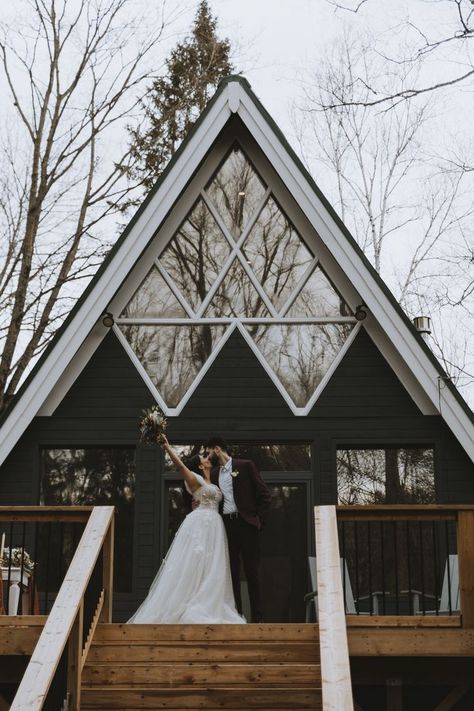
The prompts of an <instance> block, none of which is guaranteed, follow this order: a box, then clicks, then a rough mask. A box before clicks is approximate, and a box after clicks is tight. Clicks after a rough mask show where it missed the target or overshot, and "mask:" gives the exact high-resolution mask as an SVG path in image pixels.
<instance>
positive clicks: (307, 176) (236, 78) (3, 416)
mask: <svg viewBox="0 0 474 711" xmlns="http://www.w3.org/2000/svg"><path fill="white" fill-rule="evenodd" d="M231 82H237V83H238V84H240V86H241V87H242V88H243V89H244V91H245V92H246V93H247V95H248V97H249V98H250V99H251V100H252V101H253V103H254V104H255V105H256V107H257V108H258V110H259V112H260V113H261V114H262V115H263V117H264V119H265V120H266V122H267V123H268V124H269V125H270V127H271V128H272V130H273V131H274V133H275V134H276V135H277V137H278V139H279V141H280V142H281V144H282V146H283V148H284V149H285V150H286V152H287V153H288V154H289V155H290V157H291V159H292V160H293V161H294V162H295V164H296V165H297V166H298V169H299V170H300V171H301V173H302V174H303V175H304V177H305V179H306V180H307V181H308V183H309V184H310V186H311V188H312V190H314V192H315V193H316V195H317V197H318V198H319V200H321V202H322V203H323V205H324V207H325V208H326V209H327V211H328V212H329V214H330V215H331V217H332V218H333V220H334V221H335V222H336V224H337V225H338V227H339V229H340V230H341V231H342V232H343V234H344V236H345V237H346V239H348V240H349V242H350V243H351V245H352V247H353V248H354V249H355V250H356V252H357V253H358V254H359V256H360V257H361V259H362V261H363V262H364V264H365V266H366V268H367V269H368V270H369V272H370V274H371V275H372V277H373V278H374V279H375V281H376V282H377V284H378V285H379V286H380V288H381V289H382V290H383V292H384V293H385V295H386V296H387V298H388V299H389V301H390V302H391V304H392V306H393V307H394V308H395V310H396V311H397V313H398V314H399V315H400V316H401V318H402V319H403V321H404V323H405V324H406V325H407V327H408V328H409V329H410V330H411V332H412V334H413V335H414V337H415V338H416V339H417V341H418V343H419V344H420V346H421V347H422V349H423V350H424V352H425V354H426V355H427V356H428V358H429V359H430V360H431V362H432V363H433V365H434V366H435V368H436V369H437V371H438V373H439V374H440V376H441V377H442V378H443V379H445V380H444V382H445V383H446V385H447V387H448V388H449V389H450V391H451V392H452V393H453V395H454V396H455V398H456V399H457V401H458V402H459V404H460V405H461V407H462V408H463V410H464V412H465V413H466V414H467V415H468V417H469V419H470V421H471V422H472V423H473V424H474V412H473V411H472V410H471V408H470V407H469V405H468V403H467V402H466V400H465V399H464V398H463V396H462V395H461V393H460V392H459V390H458V389H457V387H456V386H455V385H454V383H453V382H452V381H451V380H450V379H449V378H448V379H446V378H447V373H446V371H444V370H443V368H442V366H441V364H440V362H439V360H438V359H437V358H436V356H435V355H434V353H433V351H432V350H431V348H430V347H429V346H428V344H427V343H425V341H424V340H423V338H422V337H421V336H420V334H419V333H418V331H417V330H416V328H415V326H414V325H413V323H412V322H411V320H410V319H409V318H408V316H407V314H406V313H405V311H404V310H403V309H402V307H401V306H400V304H399V303H398V301H397V300H396V299H395V297H394V295H393V294H392V292H391V291H390V289H389V288H388V287H387V285H386V284H385V282H384V281H383V279H382V278H381V277H380V275H379V274H378V272H377V271H376V270H375V269H374V267H373V266H372V264H371V263H370V262H369V260H368V259H367V257H366V256H365V254H364V252H363V251H362V250H361V248H360V247H359V245H358V244H357V242H356V240H355V239H354V237H353V236H352V234H351V232H350V231H349V230H348V228H347V227H346V225H345V224H344V222H343V221H342V220H341V218H340V217H339V215H338V214H337V212H336V211H335V210H334V208H333V207H332V205H331V204H330V202H329V201H328V199H327V198H326V197H325V195H324V194H323V193H322V191H321V190H320V188H319V187H318V186H317V184H316V182H315V180H314V178H313V177H312V176H311V174H310V173H309V172H308V170H307V169H306V167H305V166H304V164H303V163H302V161H301V159H300V158H299V157H298V155H297V154H296V153H295V151H294V150H293V148H292V146H291V145H290V144H289V142H288V140H287V139H286V137H285V135H284V134H283V132H282V130H281V129H280V127H279V126H278V125H277V124H276V123H275V121H274V119H273V118H272V116H271V115H270V114H269V113H268V111H267V109H266V108H265V107H264V106H263V104H262V103H261V101H260V99H259V98H258V97H257V96H256V95H255V93H254V92H253V90H252V87H251V85H250V83H249V81H248V80H247V79H246V78H245V77H243V76H240V75H238V74H232V75H230V76H228V77H225V79H222V80H221V81H220V82H219V85H218V87H217V90H216V92H215V94H214V95H213V97H212V98H211V99H210V100H209V102H208V103H207V105H206V107H205V109H204V111H203V112H202V113H201V114H200V116H199V117H198V119H197V120H196V122H195V123H194V124H193V126H192V128H191V130H190V131H189V133H188V135H187V136H186V138H185V139H184V140H183V141H182V143H181V144H180V146H179V147H178V149H177V150H176V153H174V155H173V156H172V158H171V160H170V161H169V163H168V164H167V166H166V168H165V169H164V170H163V172H162V173H161V175H160V177H159V178H158V180H157V181H156V183H155V185H154V186H153V187H152V188H151V190H150V192H149V193H148V195H147V196H146V198H145V199H144V201H143V202H142V204H141V205H140V207H139V208H138V209H137V211H136V212H135V214H134V215H133V217H132V218H131V219H130V221H129V222H128V224H127V226H126V227H125V229H124V230H123V232H122V233H121V235H120V236H119V237H118V239H117V241H116V242H115V244H114V245H113V246H112V247H111V248H110V250H109V252H108V253H107V255H106V257H105V259H104V261H103V262H102V264H101V266H100V267H99V269H98V270H97V272H96V273H95V274H94V276H93V277H92V279H91V281H90V282H89V284H88V285H87V287H86V288H85V290H84V292H83V293H82V294H81V296H80V297H79V298H78V300H77V302H76V303H75V304H74V306H73V308H72V310H71V311H70V313H69V315H68V316H67V317H66V319H65V321H64V322H63V323H62V324H61V326H60V327H59V329H58V330H57V331H56V333H55V334H54V336H53V338H52V339H51V342H50V343H49V345H48V347H47V348H46V349H45V351H44V353H43V354H42V356H41V357H40V358H39V360H38V361H37V363H35V365H34V367H33V368H32V370H31V372H30V373H29V375H28V376H27V378H26V380H25V381H24V383H23V384H22V385H21V387H20V389H19V390H18V392H17V393H15V395H14V397H13V399H12V400H11V402H10V403H9V404H8V405H7V407H6V408H5V410H4V411H3V413H2V414H1V415H0V428H1V427H2V425H3V423H4V422H5V420H6V419H7V417H8V415H9V413H10V411H11V410H12V409H13V408H14V407H15V405H16V403H17V402H18V401H19V400H20V398H21V396H22V394H23V392H24V391H25V390H26V388H27V387H28V386H29V384H30V383H31V381H32V380H33V379H34V377H35V375H36V373H37V372H38V370H39V369H40V368H41V366H42V364H43V363H44V361H45V360H46V359H47V358H48V356H49V354H50V353H51V351H52V350H53V349H54V347H55V345H56V343H57V341H58V340H59V339H60V338H61V335H62V334H63V333H64V331H65V330H66V329H67V327H68V325H69V324H70V322H71V321H72V319H73V318H74V316H75V314H76V313H77V311H78V310H79V309H80V307H81V305H82V303H83V301H85V299H86V298H87V296H88V295H89V294H90V292H91V291H92V290H93V289H94V287H95V284H96V283H97V282H98V281H99V279H100V278H101V276H102V274H103V272H104V271H105V270H106V268H107V266H108V264H109V262H110V261H111V260H112V258H113V256H114V255H115V253H116V252H117V251H118V249H119V248H120V247H121V245H122V244H123V242H124V241H125V239H126V238H127V236H128V234H129V232H130V231H131V229H132V227H133V226H134V225H135V223H136V222H137V220H138V219H139V217H140V216H141V214H142V213H143V211H144V210H145V209H146V207H147V206H148V204H149V203H150V202H151V200H152V199H153V197H154V196H155V194H156V192H157V191H158V190H159V188H160V186H161V184H162V183H163V181H164V180H165V178H166V177H167V175H168V174H169V173H170V171H171V170H172V168H173V166H174V165H175V163H176V162H177V161H178V160H179V158H180V156H181V154H182V153H183V151H184V150H185V149H186V147H187V145H188V143H189V142H190V140H191V138H192V137H193V136H194V134H195V133H196V131H197V130H198V129H199V127H200V125H201V124H202V122H203V121H204V119H205V118H206V116H207V115H208V113H209V112H210V110H211V109H212V107H213V106H214V104H215V103H216V101H217V99H218V98H219V96H220V95H221V94H222V92H223V91H224V89H225V87H226V86H227V85H228V84H230V83H231Z"/></svg>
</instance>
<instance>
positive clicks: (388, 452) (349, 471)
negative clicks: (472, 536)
mask: <svg viewBox="0 0 474 711" xmlns="http://www.w3.org/2000/svg"><path fill="white" fill-rule="evenodd" d="M337 498H338V503H340V504H429V503H433V502H434V501H436V492H435V477H434V451H433V449H429V448H387V449H338V450H337Z"/></svg>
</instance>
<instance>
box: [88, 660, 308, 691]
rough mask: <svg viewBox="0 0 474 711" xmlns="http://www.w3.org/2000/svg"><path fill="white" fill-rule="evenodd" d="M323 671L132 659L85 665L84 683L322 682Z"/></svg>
mask: <svg viewBox="0 0 474 711" xmlns="http://www.w3.org/2000/svg"><path fill="white" fill-rule="evenodd" d="M320 682H321V671H320V667H319V664H298V663H295V662H291V663H281V664H248V663H247V664H233V663H229V662H226V663H224V664H199V663H196V662H194V663H193V662H191V663H184V664H179V663H176V662H172V663H171V664H170V663H162V664H149V663H142V664H138V663H136V662H135V660H132V659H131V660H130V661H129V662H128V663H125V664H117V663H114V662H111V663H109V664H91V665H89V664H88V665H86V666H85V667H84V671H83V673H82V683H83V684H84V685H85V686H92V685H95V684H98V685H103V684H120V685H124V684H128V685H130V686H134V685H139V686H143V685H147V684H151V685H153V686H158V685H166V686H168V687H169V686H170V685H172V686H183V685H185V684H192V685H193V686H209V685H215V684H216V685H219V686H227V685H229V684H238V685H239V686H245V685H247V684H248V685H251V686H253V685H254V684H262V685H265V686H270V685H272V684H277V685H279V686H284V685H293V684H297V685H298V686H305V685H307V686H315V685H318V686H319V685H320Z"/></svg>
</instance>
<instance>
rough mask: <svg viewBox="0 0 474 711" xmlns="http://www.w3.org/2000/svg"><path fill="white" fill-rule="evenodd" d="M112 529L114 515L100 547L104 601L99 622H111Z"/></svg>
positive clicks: (113, 529) (112, 586) (112, 576)
mask: <svg viewBox="0 0 474 711" xmlns="http://www.w3.org/2000/svg"><path fill="white" fill-rule="evenodd" d="M114 531H115V517H112V519H111V521H110V526H109V530H108V531H107V534H106V537H105V540H104V545H103V548H102V589H103V591H104V603H103V605H102V609H101V611H100V616H99V622H112V598H113V588H114Z"/></svg>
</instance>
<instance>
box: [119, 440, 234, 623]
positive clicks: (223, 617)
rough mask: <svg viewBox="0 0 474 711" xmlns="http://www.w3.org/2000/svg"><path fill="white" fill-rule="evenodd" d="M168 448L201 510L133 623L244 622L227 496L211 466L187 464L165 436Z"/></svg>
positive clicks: (185, 527)
mask: <svg viewBox="0 0 474 711" xmlns="http://www.w3.org/2000/svg"><path fill="white" fill-rule="evenodd" d="M162 440H163V444H162V446H163V449H164V450H165V451H166V452H167V453H168V455H169V456H170V458H171V460H172V462H173V464H175V465H176V468H177V469H178V471H179V473H180V474H181V476H182V477H183V479H184V483H185V486H186V489H187V490H188V491H189V493H190V494H192V497H193V499H194V500H195V501H197V502H198V503H199V506H198V507H197V508H195V509H194V511H192V512H191V513H190V514H188V515H187V516H186V518H185V519H184V521H183V523H182V524H181V526H180V527H179V529H178V532H177V533H176V536H175V538H174V540H173V542H172V544H171V546H170V548H169V550H168V553H167V554H166V557H165V558H164V560H163V562H162V564H161V567H160V569H159V571H158V573H157V575H156V577H155V579H154V581H153V582H152V584H151V587H150V590H149V592H148V595H147V597H146V598H145V600H144V601H143V603H142V604H141V605H140V607H139V608H138V610H137V611H136V612H135V614H134V615H133V616H132V617H131V618H130V619H129V622H133V623H140V624H142V623H145V624H162V623H168V624H220V623H222V624H242V623H245V619H244V618H243V617H241V616H240V615H239V613H238V612H237V610H236V608H235V602H234V595H233V592H232V580H231V575H230V566H229V552H228V548H227V537H226V533H225V529H224V522H223V521H222V518H221V516H220V514H219V503H220V502H221V500H222V492H221V490H220V489H219V487H218V486H216V485H215V484H211V480H210V474H211V468H212V465H211V462H210V461H209V458H208V457H203V456H201V455H196V456H195V457H193V458H192V459H191V460H189V462H188V465H189V467H192V468H196V469H197V468H199V469H200V471H201V474H197V473H195V472H193V471H192V470H191V468H189V467H188V466H186V465H185V464H184V463H183V462H182V461H181V459H180V458H179V456H178V455H177V453H176V452H175V451H174V449H173V448H172V447H170V445H169V442H168V440H167V439H166V437H165V436H164V435H163V436H162Z"/></svg>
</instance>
